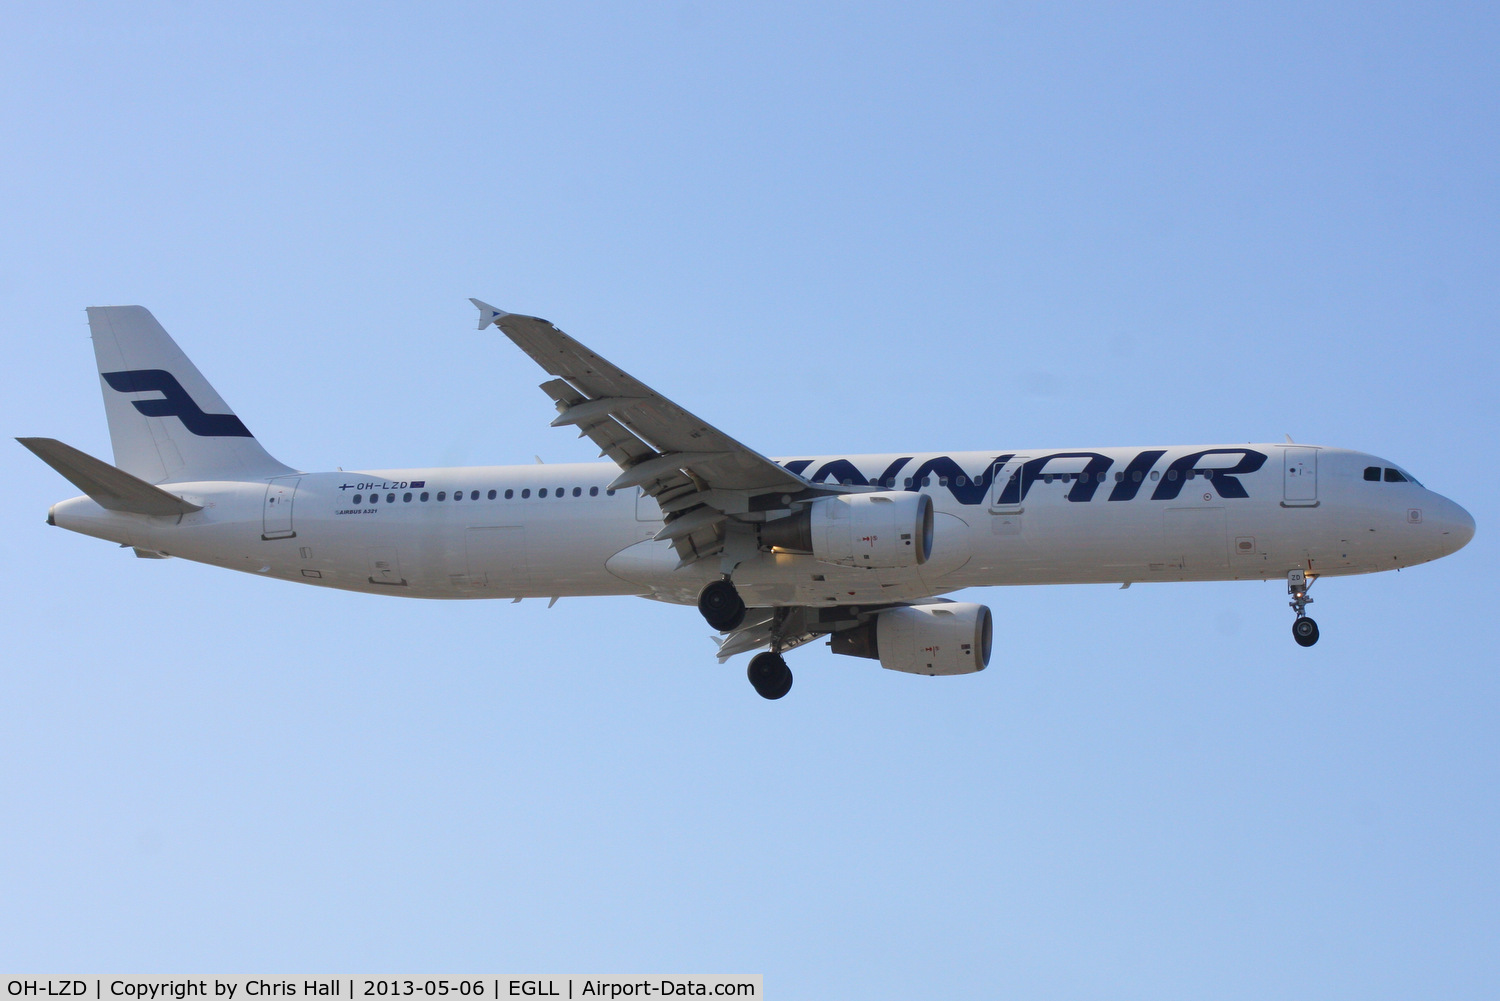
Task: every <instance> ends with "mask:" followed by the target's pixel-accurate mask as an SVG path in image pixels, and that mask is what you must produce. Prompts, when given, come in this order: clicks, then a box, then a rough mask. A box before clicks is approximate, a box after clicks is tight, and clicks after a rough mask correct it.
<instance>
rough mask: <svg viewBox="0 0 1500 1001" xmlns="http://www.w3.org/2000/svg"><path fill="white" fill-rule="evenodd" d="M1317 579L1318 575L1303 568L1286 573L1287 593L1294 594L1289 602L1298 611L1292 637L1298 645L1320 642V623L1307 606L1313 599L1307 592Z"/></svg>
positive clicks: (1293, 624)
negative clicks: (1314, 575)
mask: <svg viewBox="0 0 1500 1001" xmlns="http://www.w3.org/2000/svg"><path fill="white" fill-rule="evenodd" d="M1315 580H1317V578H1316V577H1309V576H1308V575H1307V573H1306V571H1303V570H1293V571H1291V572H1290V573H1288V574H1287V575H1286V593H1287V594H1289V595H1291V596H1292V600H1291V601H1289V602H1287V604H1288V605H1290V606H1291V608H1292V611H1294V612H1296V613H1297V618H1296V619H1295V620H1294V621H1293V622H1292V639H1294V640H1296V641H1297V645H1298V646H1312V645H1313V644H1314V643H1316V642H1318V624H1317V623H1316V622H1314V621H1313V620H1312V619H1311V618H1309V617H1308V614H1307V606H1308V605H1311V604H1312V601H1313V600H1312V598H1310V597H1309V596H1308V594H1307V592H1308V591H1309V590H1310V589H1311V588H1312V586H1313V581H1315Z"/></svg>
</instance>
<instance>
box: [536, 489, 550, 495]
mask: <svg viewBox="0 0 1500 1001" xmlns="http://www.w3.org/2000/svg"><path fill="white" fill-rule="evenodd" d="M536 495H537V496H538V497H545V496H547V488H546V487H542V489H540V490H538V491H537V492H536Z"/></svg>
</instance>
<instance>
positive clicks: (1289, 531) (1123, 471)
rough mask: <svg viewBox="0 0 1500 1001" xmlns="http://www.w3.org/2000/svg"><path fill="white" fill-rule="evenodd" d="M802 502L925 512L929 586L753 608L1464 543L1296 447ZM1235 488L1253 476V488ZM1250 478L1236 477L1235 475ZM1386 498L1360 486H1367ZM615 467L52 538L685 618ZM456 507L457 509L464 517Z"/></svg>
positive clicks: (210, 492) (1058, 463) (204, 490)
mask: <svg viewBox="0 0 1500 1001" xmlns="http://www.w3.org/2000/svg"><path fill="white" fill-rule="evenodd" d="M779 461H781V464H782V465H784V466H786V467H787V468H789V469H792V470H793V471H794V472H799V473H801V474H802V475H804V476H806V477H808V478H809V479H812V480H814V481H815V482H843V483H850V484H854V485H862V484H867V483H868V484H871V485H875V484H877V483H878V485H879V487H880V488H882V489H894V490H922V491H925V492H926V493H928V494H929V495H930V496H931V497H932V500H933V502H934V506H935V509H936V512H937V515H936V519H935V527H934V547H933V552H932V555H931V558H930V559H929V560H928V561H927V562H926V563H925V564H923V565H921V566H917V567H912V568H909V569H901V570H879V569H863V568H851V567H843V566H836V565H832V564H828V563H824V562H820V561H819V560H817V559H816V558H814V557H813V556H808V555H799V554H792V553H785V552H777V551H762V552H761V553H760V554H759V555H758V556H756V557H755V558H752V559H750V560H747V561H745V562H743V563H741V564H740V565H739V566H738V568H737V569H735V572H734V580H735V583H736V584H737V586H738V587H739V590H740V593H741V594H742V595H743V596H744V598H745V601H746V602H747V603H749V604H751V605H762V606H763V605H783V604H788V605H789V604H799V605H833V604H872V603H888V602H902V601H912V600H915V599H920V598H923V597H928V596H931V595H936V594H942V593H946V592H951V591H956V590H959V589H961V588H966V587H975V586H986V585H1002V584H1069V583H1099V582H1115V583H1131V582H1140V581H1183V580H1242V579H1268V578H1284V577H1285V576H1286V575H1287V573H1288V571H1289V570H1294V569H1302V570H1306V571H1308V572H1310V573H1312V574H1316V575H1340V574H1356V573H1370V572H1373V571H1377V570H1390V569H1396V568H1399V567H1405V566H1411V565H1413V564H1417V563H1423V562H1426V561H1429V560H1433V559H1437V558H1439V557H1441V556H1444V555H1446V554H1448V553H1451V552H1453V551H1454V550H1456V549H1458V548H1460V547H1461V546H1462V545H1463V544H1464V543H1466V542H1467V541H1468V539H1469V538H1470V537H1471V536H1472V534H1473V520H1472V519H1471V518H1470V517H1469V516H1468V514H1467V513H1466V512H1464V511H1463V509H1462V508H1460V507H1459V506H1458V505H1457V504H1455V503H1453V502H1452V501H1450V500H1448V499H1447V498H1445V497H1442V496H1440V495H1438V494H1436V493H1434V492H1432V491H1430V490H1427V489H1425V488H1424V487H1422V486H1421V485H1419V484H1418V483H1417V482H1415V481H1412V480H1410V479H1409V478H1405V474H1402V473H1400V472H1399V471H1398V472H1397V474H1396V475H1397V476H1399V477H1403V478H1404V479H1398V480H1397V481H1395V482H1390V481H1389V479H1390V478H1391V476H1390V474H1388V473H1386V472H1385V470H1387V469H1394V467H1393V466H1392V464H1391V463H1389V462H1387V461H1385V460H1383V459H1379V458H1376V457H1374V456H1370V455H1366V454H1363V453H1359V452H1352V451H1346V450H1342V449H1332V448H1314V447H1308V446H1300V445H1244V446H1241V445H1224V446H1207V447H1204V446H1192V447H1164V448H1150V449H1148V448H1103V449H1085V450H1076V451H1069V450H1050V449H1040V450H1032V451H1021V452H967V453H929V454H917V453H905V454H900V453H893V454H889V455H861V456H842V457H840V456H826V457H821V458H816V459H810V460H809V459H797V460H779ZM1250 467H1254V468H1253V469H1250ZM1241 469H1245V470H1249V471H1245V472H1239V471H1237V470H1241ZM1371 469H1375V470H1378V471H1379V472H1378V475H1379V477H1380V478H1379V479H1373V480H1372V479H1368V478H1367V476H1368V475H1369V474H1368V473H1367V471H1368V470H1371ZM619 472H620V471H619V468H618V467H617V466H615V465H613V464H608V463H591V464H570V465H527V466H480V467H462V468H446V469H439V468H433V469H406V470H371V471H364V472H334V473H303V474H300V475H294V476H283V477H277V478H274V479H271V480H259V481H246V482H200V483H173V484H171V485H170V488H171V491H172V492H173V493H175V494H178V495H180V496H182V497H183V498H184V499H186V500H188V501H190V502H192V503H194V504H198V505H201V506H202V508H203V509H202V510H201V511H197V512H194V513H192V514H188V515H183V516H171V517H148V516H144V515H136V514H122V513H117V512H112V511H107V510H105V509H103V508H101V507H100V506H99V505H97V504H96V503H95V502H94V501H92V500H90V499H88V498H87V497H78V498H74V499H73V500H68V501H64V502H61V503H59V504H57V505H55V506H54V507H53V509H52V513H51V515H50V518H51V520H53V521H54V522H55V523H56V524H57V525H60V526H62V527H64V528H68V529H72V530H74V531H78V532H82V533H84V534H87V535H93V536H97V537H99V538H104V539H109V540H111V541H114V542H118V543H121V544H125V545H129V546H134V547H136V548H137V549H139V550H142V551H144V552H147V553H161V554H166V555H171V556H178V557H182V558H185V559H190V560H196V561H198V562H202V563H209V564H213V565H215V566H222V567H228V568H230V569H234V570H244V571H247V572H251V573H259V574H263V575H265V576H268V577H278V578H282V579H286V580H292V581H298V582H301V583H306V584H317V585H322V586H325V587H337V588H343V589H347V590H354V591H365V592H369V593H372V594H390V595H399V596H403V597H417V598H522V597H559V596H571V595H605V594H636V595H645V596H648V597H654V598H659V599H662V600H667V601H673V602H682V603H687V604H691V603H692V602H693V601H694V600H695V598H696V596H697V594H698V593H699V591H700V590H701V588H702V586H703V584H704V583H705V582H707V581H709V580H711V579H713V578H714V577H717V576H718V575H719V570H720V568H719V563H718V561H717V560H713V559H708V560H702V561H699V562H698V563H695V564H692V565H690V566H687V567H684V568H681V569H678V563H679V557H678V554H677V553H676V552H675V551H674V550H673V549H672V547H671V545H670V544H669V543H668V542H666V541H662V542H653V541H651V538H652V536H653V535H655V534H656V533H657V532H658V531H660V530H661V528H662V524H663V522H662V516H661V512H660V510H659V509H658V507H657V506H656V502H655V501H653V500H651V499H650V498H649V497H646V496H644V495H642V494H641V492H640V490H639V489H637V488H630V489H623V490H619V491H609V490H607V489H606V485H607V484H608V483H609V482H610V481H611V480H612V479H614V478H615V477H616V476H618V475H619ZM459 497H461V499H457V498H459Z"/></svg>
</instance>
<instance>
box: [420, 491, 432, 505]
mask: <svg viewBox="0 0 1500 1001" xmlns="http://www.w3.org/2000/svg"><path fill="white" fill-rule="evenodd" d="M430 496H432V495H431V494H429V493H428V492H427V491H426V490H423V491H422V496H421V498H420V500H421V501H422V503H423V504H426V503H427V498H428V497H430Z"/></svg>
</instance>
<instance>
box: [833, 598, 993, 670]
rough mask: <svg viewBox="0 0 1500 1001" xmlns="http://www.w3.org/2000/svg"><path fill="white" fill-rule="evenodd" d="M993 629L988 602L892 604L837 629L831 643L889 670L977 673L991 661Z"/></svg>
mask: <svg viewBox="0 0 1500 1001" xmlns="http://www.w3.org/2000/svg"><path fill="white" fill-rule="evenodd" d="M994 631H995V628H994V619H993V617H992V616H991V615H990V610H989V608H988V607H987V606H985V605H976V604H973V603H972V602H966V601H945V602H934V603H932V604H929V605H904V606H902V607H900V608H888V609H886V610H885V611H883V612H878V613H877V614H876V616H875V618H874V619H872V620H871V621H869V622H866V623H865V624H864V625H861V626H857V627H855V628H854V629H846V630H844V631H843V632H838V633H834V634H833V636H832V637H831V642H830V644H829V645H830V646H832V647H833V652H834V653H841V654H844V655H846V656H850V657H869V658H872V659H878V660H879V661H880V666H881V667H883V668H885V669H886V670H888V671H905V672H906V673H907V674H933V675H935V674H973V673H974V672H975V671H983V670H984V669H985V668H986V667H988V666H989V663H990V644H991V641H992V639H993V637H994Z"/></svg>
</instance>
